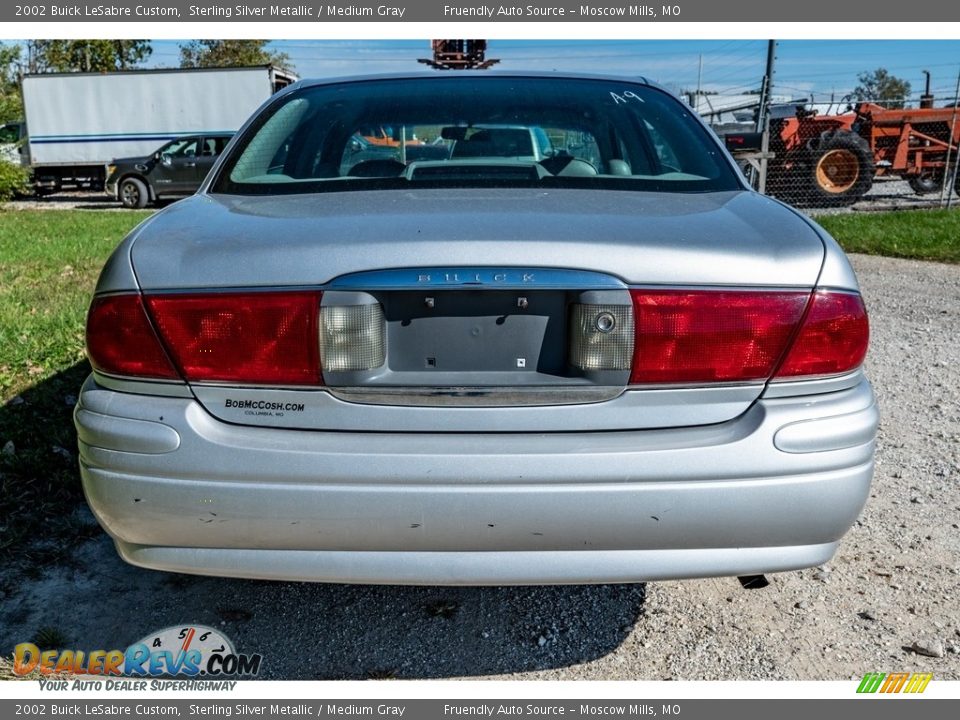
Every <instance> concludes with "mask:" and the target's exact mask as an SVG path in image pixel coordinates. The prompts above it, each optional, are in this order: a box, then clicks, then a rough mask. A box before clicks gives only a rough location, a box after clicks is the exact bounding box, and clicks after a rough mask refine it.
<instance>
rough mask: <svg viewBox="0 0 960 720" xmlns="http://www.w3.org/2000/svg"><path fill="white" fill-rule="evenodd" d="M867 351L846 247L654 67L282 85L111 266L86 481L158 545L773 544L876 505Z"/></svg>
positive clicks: (450, 550)
mask: <svg viewBox="0 0 960 720" xmlns="http://www.w3.org/2000/svg"><path fill="white" fill-rule="evenodd" d="M371 127H373V128H390V132H389V134H385V136H384V137H378V138H377V139H376V140H377V147H376V152H375V153H374V152H372V151H371V150H370V148H369V146H370V145H371V142H370V141H365V142H360V141H359V140H358V138H359V139H362V138H364V137H365V135H364V132H365V129H367V128H371ZM867 342H868V323H867V316H866V311H865V308H864V304H863V301H862V299H861V296H860V294H859V291H858V286H857V281H856V278H855V277H854V275H853V272H852V270H851V268H850V265H849V263H848V262H847V260H846V258H845V257H844V255H843V253H842V251H841V250H840V249H839V247H838V246H837V244H836V243H835V242H834V240H832V239H831V238H830V237H829V236H828V235H827V234H826V232H824V230H823V229H822V228H820V227H818V226H817V225H816V224H815V223H814V222H812V221H811V220H809V219H808V218H806V217H804V216H802V215H800V214H798V213H797V212H795V211H794V210H792V209H791V208H789V207H787V206H785V205H783V204H781V203H778V202H776V201H774V200H771V199H769V198H766V197H763V196H761V195H758V194H757V193H755V192H753V191H752V190H751V189H750V188H749V187H748V185H747V184H746V183H745V181H744V179H743V178H742V176H741V175H740V174H739V172H738V170H737V168H736V166H735V164H734V163H733V162H732V160H731V158H730V157H729V156H728V155H727V153H726V152H725V151H724V149H723V148H722V147H721V145H720V144H719V143H718V141H717V139H716V138H715V137H714V136H713V135H712V134H711V132H710V131H709V130H708V129H707V128H706V127H705V126H704V125H703V124H702V123H701V122H700V121H699V119H698V118H697V117H695V116H694V114H693V113H692V112H691V111H690V109H689V108H688V107H686V106H685V105H684V104H682V103H681V102H680V101H679V100H677V99H676V98H675V97H673V96H672V95H670V94H669V93H667V92H665V91H663V90H662V89H660V88H658V87H656V86H655V85H653V84H649V83H646V82H643V81H636V80H624V79H618V78H588V77H579V76H577V77H572V76H571V77H561V76H557V75H554V74H552V75H531V74H524V75H518V74H496V73H476V74H473V73H461V74H459V75H450V74H438V75H436V76H431V75H423V74H421V75H415V76H391V77H377V78H356V79H347V80H335V81H334V80H332V81H324V82H301V83H298V84H297V85H294V86H291V87H290V88H287V89H286V90H284V91H282V92H280V93H279V94H277V95H275V96H274V97H273V98H272V99H271V100H270V101H268V102H267V103H266V104H265V105H264V107H263V108H261V109H260V111H259V112H258V113H257V114H256V115H255V116H254V117H253V118H252V119H251V120H250V121H249V122H248V123H247V124H246V126H245V127H244V128H242V129H241V131H240V132H239V133H238V135H237V136H236V137H235V138H234V140H233V141H232V143H231V144H230V146H229V147H228V148H227V150H226V151H225V153H224V155H223V156H221V158H220V160H219V161H218V163H217V165H216V166H215V167H214V169H213V170H212V172H211V173H210V176H209V177H208V179H207V181H206V182H205V184H204V185H203V187H201V189H200V191H199V192H198V193H197V194H196V195H195V196H193V197H191V198H189V199H186V200H184V201H181V202H179V203H176V204H174V205H172V206H170V207H168V208H166V209H165V210H164V211H162V212H160V213H157V214H156V215H154V216H152V217H151V218H150V219H149V220H147V221H146V222H144V223H143V224H141V225H140V226H139V227H137V228H136V229H135V230H134V231H133V232H132V233H131V234H130V236H129V237H127V238H126V240H125V241H124V242H123V243H122V244H121V245H120V247H119V248H118V249H117V251H116V252H115V253H114V254H113V256H112V257H111V259H110V260H109V262H108V263H107V265H106V267H105V268H104V271H103V274H102V275H101V278H100V281H99V283H98V286H97V289H96V294H95V297H94V299H93V303H92V305H91V308H90V312H89V317H88V322H87V348H88V354H89V357H90V360H91V364H92V365H93V374H92V375H91V376H90V378H89V379H88V380H87V381H86V384H85V385H84V387H83V389H82V392H81V394H80V399H79V402H78V405H77V408H76V412H75V420H76V425H77V431H78V435H79V441H80V457H81V474H82V479H83V485H84V490H85V492H86V496H87V499H88V501H89V503H90V506H91V508H92V509H93V511H94V513H95V515H96V517H97V519H98V520H99V521H100V523H101V525H102V526H103V527H104V529H105V530H106V531H107V532H108V533H110V535H111V536H112V537H113V539H114V541H115V543H116V547H117V550H118V551H119V553H120V555H121V556H122V557H123V558H124V559H125V560H127V561H128V562H131V563H133V564H136V565H140V566H143V567H149V568H156V569H161V570H167V571H175V572H185V573H200V574H206V575H222V576H236V577H249V578H274V579H293V580H311V581H329V582H355V583H398V584H401V583H402V584H464V585H467V584H528V583H531V584H532V583H587V582H590V583H592V582H632V581H643V580H656V579H666V578H688V577H706V576H716V575H747V574H757V573H764V572H772V571H785V570H792V569H796V568H803V567H808V566H813V565H818V564H821V563H823V562H825V561H827V560H829V559H830V558H831V556H832V555H833V554H834V553H835V552H836V550H837V547H838V542H839V540H840V538H841V537H842V536H843V534H844V533H845V532H846V531H847V530H848V529H849V527H850V526H851V525H852V524H853V522H854V521H855V519H856V517H857V515H858V513H859V512H860V510H861V508H862V506H863V504H864V502H865V500H866V498H867V496H868V492H869V485H870V481H871V476H872V474H873V457H874V443H875V435H876V429H877V420H878V413H877V408H876V405H875V403H874V398H873V393H872V391H871V388H870V385H869V383H868V382H867V380H866V378H865V377H864V374H863V372H862V369H861V365H862V363H863V359H864V356H865V354H866V351H867Z"/></svg>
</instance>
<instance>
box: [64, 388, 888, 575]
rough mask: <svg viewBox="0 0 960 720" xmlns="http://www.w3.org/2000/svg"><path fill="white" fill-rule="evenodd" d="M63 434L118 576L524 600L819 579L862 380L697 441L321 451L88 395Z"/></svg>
mask: <svg viewBox="0 0 960 720" xmlns="http://www.w3.org/2000/svg"><path fill="white" fill-rule="evenodd" d="M75 419H76V424H77V430H78V435H79V438H80V457H81V475H82V479H83V486H84V490H85V493H86V495H87V499H88V502H89V503H90V506H91V508H92V509H93V511H94V513H95V515H96V516H97V518H98V520H99V521H100V523H101V525H103V527H104V528H105V529H106V530H107V531H108V532H109V533H110V534H111V535H112V536H113V538H114V540H115V541H116V544H117V548H118V550H119V552H120V554H121V555H122V556H123V557H124V559H126V560H127V561H128V562H131V563H133V564H136V565H142V566H144V567H150V568H156V569H163V570H173V571H179V572H190V573H200V574H209V575H224V576H236V577H253V578H273V579H296V580H315V581H331V582H371V583H403V584H525V583H580V582H629V581H642V580H656V579H667V578H683V577H706V576H714V575H738V574H741V575H742V574H753V573H760V572H773V571H780V570H791V569H796V568H801V567H808V566H812V565H817V564H820V563H823V562H824V561H826V560H828V559H829V558H830V557H831V556H832V554H833V553H834V551H835V549H836V545H837V542H838V540H839V539H840V537H841V536H842V535H843V534H844V533H845V532H846V531H847V530H848V529H849V527H850V526H851V525H852V524H853V522H854V521H855V519H856V517H857V515H858V514H859V512H860V510H861V508H862V506H863V504H864V502H865V500H866V497H867V494H868V492H869V485H870V480H871V476H872V473H873V451H874V437H875V433H876V427H877V421H878V413H877V408H876V405H875V404H874V399H873V393H872V391H871V389H870V386H869V384H868V383H867V382H866V381H864V382H862V383H860V384H859V385H858V386H857V387H855V388H852V389H850V390H844V391H840V392H834V393H829V394H824V395H819V396H807V397H803V398H778V399H764V400H760V401H758V402H757V403H755V404H754V405H753V407H751V408H750V410H748V411H747V412H746V413H744V414H743V415H741V416H740V417H738V418H737V419H735V420H731V421H729V422H725V423H720V424H716V425H710V426H704V427H699V428H684V429H663V430H648V431H630V432H598V433H510V434H507V433H504V434H461V433H448V434H444V433H358V432H339V433H338V432H317V431H297V430H279V429H262V428H250V427H240V426H235V425H229V424H227V423H224V422H222V421H219V420H216V419H214V418H212V417H211V416H210V415H209V414H207V413H206V412H205V411H204V410H203V409H202V408H201V407H200V406H199V405H198V404H197V403H196V402H195V401H193V400H192V399H187V398H158V397H146V396H138V395H131V394H126V393H118V392H113V391H110V390H105V389H103V388H100V387H98V386H97V385H96V384H95V383H93V381H92V380H89V381H88V382H87V384H86V385H85V386H84V389H83V391H82V393H81V397H80V402H79V404H78V406H77V410H76V413H75Z"/></svg>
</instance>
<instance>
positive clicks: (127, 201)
mask: <svg viewBox="0 0 960 720" xmlns="http://www.w3.org/2000/svg"><path fill="white" fill-rule="evenodd" d="M231 137H233V135H232V133H227V134H217V135H185V136H184V137H179V138H177V139H176V140H171V141H170V142H168V143H167V144H166V145H163V146H162V147H160V148H159V149H158V150H157V151H156V152H154V153H153V154H152V155H148V156H146V157H135V158H119V159H117V160H114V161H113V162H111V163H110V165H109V166H108V167H107V194H109V195H112V196H113V197H115V198H116V199H117V200H119V201H120V202H121V203H123V206H124V207H128V208H142V207H146V205H147V203H150V202H155V201H157V200H165V199H167V198H177V197H184V196H186V195H192V194H193V193H195V192H196V191H197V188H199V187H200V183H202V182H203V179H204V178H205V177H206V176H207V173H208V172H210V168H211V167H213V161H214V160H216V158H217V156H218V155H219V154H220V153H221V152H223V149H224V148H225V147H226V146H227V143H228V142H229V141H230V138H231Z"/></svg>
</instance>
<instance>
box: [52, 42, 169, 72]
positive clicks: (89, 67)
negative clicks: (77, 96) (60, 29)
mask: <svg viewBox="0 0 960 720" xmlns="http://www.w3.org/2000/svg"><path fill="white" fill-rule="evenodd" d="M37 45H38V47H37V48H36V50H37V54H38V55H40V56H41V58H42V59H41V61H40V62H39V63H38V64H40V65H46V69H50V70H53V71H55V72H108V71H111V70H129V69H131V68H135V67H137V66H138V65H139V64H140V63H141V62H143V61H144V60H146V59H147V58H148V57H150V54H151V53H152V52H153V48H152V47H150V42H149V41H148V40H44V41H39V42H38V43H37ZM38 70H40V71H41V72H42V69H41V68H38Z"/></svg>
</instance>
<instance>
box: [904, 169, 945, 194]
mask: <svg viewBox="0 0 960 720" xmlns="http://www.w3.org/2000/svg"><path fill="white" fill-rule="evenodd" d="M907 182H908V183H910V187H911V188H912V189H913V191H914V192H915V193H916V194H917V195H930V194H931V193H938V192H940V191H941V190H942V189H943V172H942V171H941V172H925V173H921V174H919V175H914V176H913V177H911V178H907Z"/></svg>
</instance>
